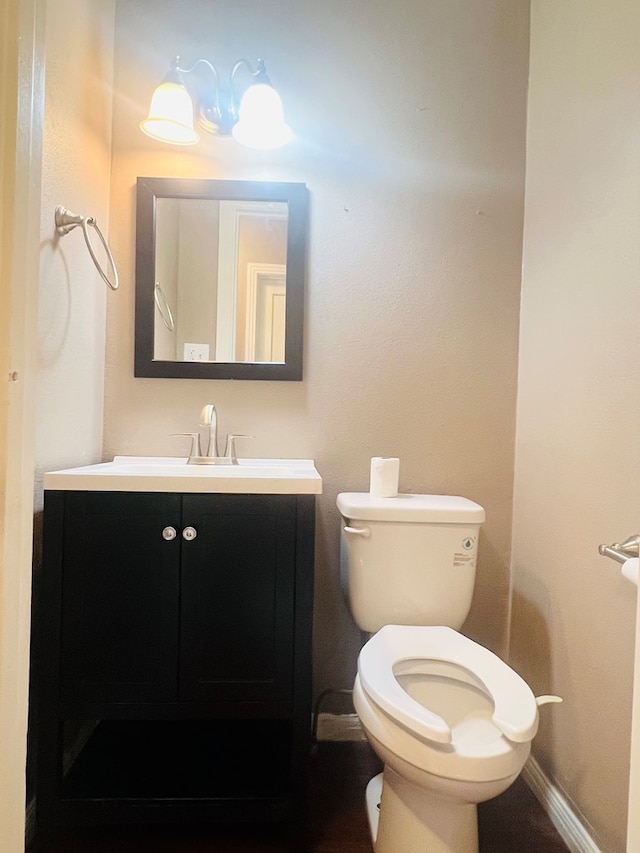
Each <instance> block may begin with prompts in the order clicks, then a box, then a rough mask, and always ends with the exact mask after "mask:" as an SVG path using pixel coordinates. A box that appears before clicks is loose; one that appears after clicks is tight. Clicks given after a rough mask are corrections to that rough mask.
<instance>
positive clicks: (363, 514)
mask: <svg viewBox="0 0 640 853" xmlns="http://www.w3.org/2000/svg"><path fill="white" fill-rule="evenodd" d="M336 503H337V505H338V509H339V510H340V512H341V513H342V515H343V516H344V517H345V518H349V519H357V520H359V521H409V522H422V523H423V524H427V523H431V524H459V523H463V524H482V522H483V521H484V519H485V514H484V509H483V508H482V507H481V506H480V504H477V503H474V502H473V501H470V500H468V498H461V497H458V496H457V495H409V494H400V495H396V496H395V497H393V498H379V497H376V496H375V495H371V494H369V492H341V493H340V494H339V495H338V498H337V501H336Z"/></svg>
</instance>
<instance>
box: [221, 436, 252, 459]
mask: <svg viewBox="0 0 640 853" xmlns="http://www.w3.org/2000/svg"><path fill="white" fill-rule="evenodd" d="M236 438H253V436H252V435H246V433H231V432H230V433H228V435H227V443H226V445H225V448H224V455H225V457H226V459H227V460H228V461H229V462H230V463H231V464H232V465H237V464H238V457H237V455H236Z"/></svg>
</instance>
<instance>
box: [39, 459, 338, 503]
mask: <svg viewBox="0 0 640 853" xmlns="http://www.w3.org/2000/svg"><path fill="white" fill-rule="evenodd" d="M44 488H45V489H47V490H51V491H80V492H82V491H85V492H86V491H91V492H183V493H184V492H187V493H210V494H253V495H256V494H264V495H319V494H322V477H321V476H320V474H319V473H318V471H317V470H316V467H315V464H314V461H313V459H239V460H238V464H237V465H188V464H187V458H186V457H176V456H115V457H114V459H113V462H101V463H98V464H96V465H84V466H82V467H80V468H67V469H66V470H63V471H50V472H48V473H47V474H45V475H44Z"/></svg>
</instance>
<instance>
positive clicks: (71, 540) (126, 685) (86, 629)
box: [61, 492, 180, 702]
mask: <svg viewBox="0 0 640 853" xmlns="http://www.w3.org/2000/svg"><path fill="white" fill-rule="evenodd" d="M169 526H172V527H174V528H175V530H176V531H177V534H178V535H177V537H176V538H175V539H173V540H169V541H167V539H165V538H164V536H163V530H164V528H165V527H169ZM179 534H180V498H179V496H174V495H167V494H136V493H121V492H68V493H67V494H66V495H65V511H64V531H63V543H64V544H63V547H64V568H63V579H62V595H63V600H62V614H63V617H62V658H61V670H62V671H61V683H62V691H61V692H62V697H63V698H69V699H72V700H79V701H82V700H85V701H95V702H102V701H104V702H130V701H138V700H142V701H162V700H165V699H175V698H176V693H177V657H178V617H179V605H178V602H179V554H180V539H179ZM169 535H170V534H169Z"/></svg>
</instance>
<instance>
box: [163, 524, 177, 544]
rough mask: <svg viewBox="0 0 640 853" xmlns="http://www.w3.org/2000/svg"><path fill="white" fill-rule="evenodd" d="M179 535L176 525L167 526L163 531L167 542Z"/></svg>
mask: <svg viewBox="0 0 640 853" xmlns="http://www.w3.org/2000/svg"><path fill="white" fill-rule="evenodd" d="M177 535H178V534H177V533H176V529H175V527H165V528H164V530H163V531H162V538H163V539H166V540H167V542H171V540H172V539H175V538H176V536H177Z"/></svg>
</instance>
